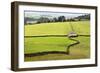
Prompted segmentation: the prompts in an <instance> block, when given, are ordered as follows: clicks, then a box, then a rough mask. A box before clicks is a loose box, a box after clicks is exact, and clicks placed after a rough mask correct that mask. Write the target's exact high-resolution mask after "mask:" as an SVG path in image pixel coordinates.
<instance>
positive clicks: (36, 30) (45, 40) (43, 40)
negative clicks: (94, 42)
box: [24, 21, 90, 62]
mask: <svg viewBox="0 0 100 73" xmlns="http://www.w3.org/2000/svg"><path fill="white" fill-rule="evenodd" d="M70 25H72V26H73V29H74V32H76V33H77V34H78V35H90V22H89V21H77V22H76V21H75V22H52V23H40V24H33V25H29V24H28V25H25V26H24V29H25V34H24V47H25V49H24V53H25V54H32V53H39V52H46V51H63V52H66V49H67V47H68V46H69V45H70V44H73V43H75V42H76V41H73V40H70V39H69V38H68V37H67V35H68V34H69V33H70V32H72V28H71V26H70ZM44 35H47V36H49V35H57V36H55V37H54V36H51V37H43V36H44ZM59 35H60V37H58V36H59ZM37 36H38V37H37ZM73 39H76V40H78V41H79V42H80V43H79V44H77V45H74V46H72V47H70V54H69V55H67V54H56V53H55V54H46V55H39V56H33V57H25V61H26V62H27V61H43V60H64V59H67V60H69V59H85V58H89V57H90V37H87V36H78V37H74V38H73Z"/></svg>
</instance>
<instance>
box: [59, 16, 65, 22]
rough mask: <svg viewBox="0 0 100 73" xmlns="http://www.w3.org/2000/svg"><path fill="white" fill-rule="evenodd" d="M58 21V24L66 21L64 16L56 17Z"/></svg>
mask: <svg viewBox="0 0 100 73" xmlns="http://www.w3.org/2000/svg"><path fill="white" fill-rule="evenodd" d="M58 21H59V22H64V21H66V19H65V16H59V17H58Z"/></svg>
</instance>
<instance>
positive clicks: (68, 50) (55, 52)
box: [24, 35, 90, 57]
mask: <svg viewBox="0 0 100 73" xmlns="http://www.w3.org/2000/svg"><path fill="white" fill-rule="evenodd" d="M65 36H68V35H44V36H24V37H25V38H30V37H65ZM78 36H84V37H90V35H78ZM69 39H70V40H72V41H76V42H75V43H72V44H69V45H68V46H67V48H66V51H46V52H37V53H30V54H24V56H25V57H34V56H42V55H47V54H65V55H69V54H70V47H72V46H75V45H78V44H80V42H79V40H76V39H75V37H69Z"/></svg>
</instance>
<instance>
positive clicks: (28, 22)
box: [26, 20, 38, 24]
mask: <svg viewBox="0 0 100 73" xmlns="http://www.w3.org/2000/svg"><path fill="white" fill-rule="evenodd" d="M37 22H38V21H36V20H35V21H33V20H32V21H26V24H35V23H37Z"/></svg>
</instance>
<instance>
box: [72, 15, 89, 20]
mask: <svg viewBox="0 0 100 73" xmlns="http://www.w3.org/2000/svg"><path fill="white" fill-rule="evenodd" d="M74 19H88V20H90V14H88V15H82V16H78V17H75V18H74Z"/></svg>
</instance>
